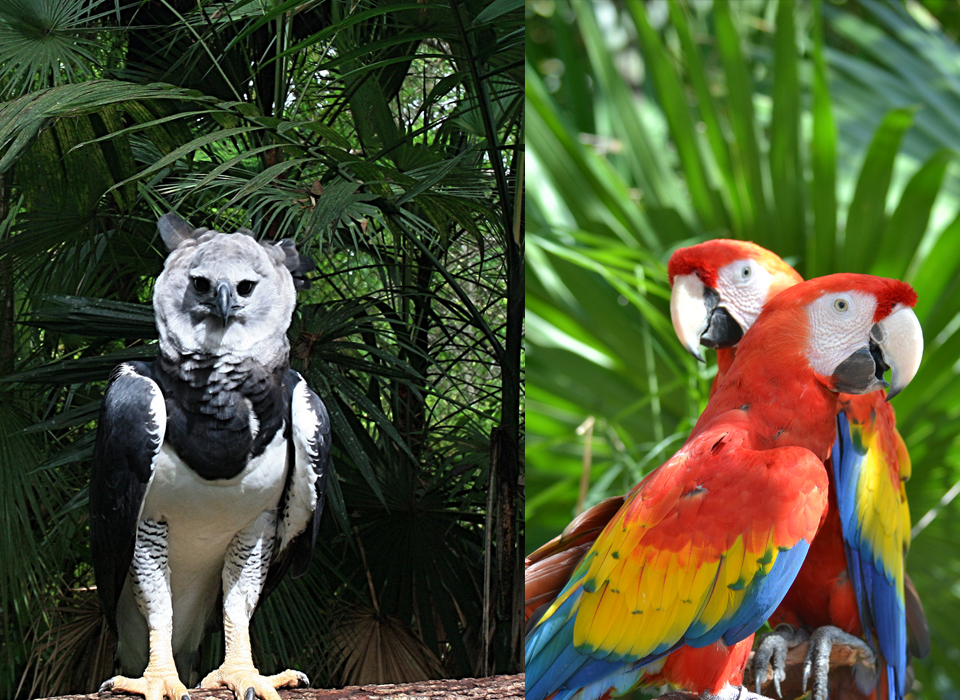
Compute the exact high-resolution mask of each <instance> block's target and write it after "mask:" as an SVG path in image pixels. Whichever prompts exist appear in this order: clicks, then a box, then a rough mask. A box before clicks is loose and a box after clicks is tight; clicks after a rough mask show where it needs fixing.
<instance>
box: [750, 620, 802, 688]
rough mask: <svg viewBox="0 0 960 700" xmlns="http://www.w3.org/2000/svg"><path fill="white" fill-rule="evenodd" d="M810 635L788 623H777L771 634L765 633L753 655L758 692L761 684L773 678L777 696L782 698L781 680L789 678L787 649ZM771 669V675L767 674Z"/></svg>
mask: <svg viewBox="0 0 960 700" xmlns="http://www.w3.org/2000/svg"><path fill="white" fill-rule="evenodd" d="M809 637H810V635H808V634H807V633H806V632H804V631H803V630H801V629H795V628H793V627H792V626H790V625H787V624H780V625H777V627H776V629H774V630H773V631H772V632H770V633H769V634H765V635H764V636H763V637H762V638H761V640H760V646H759V647H757V651H756V652H755V653H754V655H753V675H754V678H756V679H757V692H758V693H759V692H760V686H762V685H763V684H764V683H766V682H767V681H768V680H770V679H771V677H772V679H773V688H774V690H776V691H777V697H779V698H782V697H783V694H782V693H781V692H780V681H783V680H786V678H787V650H789V649H792V648H793V647H795V646H797V645H798V644H801V643H803V642H805V641H807V639H809ZM768 668H769V669H770V671H771V675H767V669H768Z"/></svg>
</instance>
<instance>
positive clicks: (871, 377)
mask: <svg viewBox="0 0 960 700" xmlns="http://www.w3.org/2000/svg"><path fill="white" fill-rule="evenodd" d="M922 356H923V332H922V331H921V330H920V321H918V320H917V315H916V314H915V313H913V309H911V308H909V307H906V306H904V307H901V308H900V309H898V310H897V311H895V312H894V313H892V314H890V315H889V316H887V317H886V318H885V319H883V320H882V321H878V322H877V323H875V324H873V327H872V328H871V329H870V339H869V341H868V342H867V344H866V345H864V346H862V347H860V348H859V349H857V350H856V352H854V353H852V354H851V355H850V356H849V357H847V359H845V360H844V361H843V362H841V363H840V364H839V365H838V366H837V368H836V369H835V370H834V372H833V376H834V378H835V379H836V390H837V391H839V392H842V393H844V394H868V393H870V392H871V391H877V390H878V389H884V388H886V387H887V386H888V385H887V381H886V380H885V379H884V378H883V374H884V372H886V371H887V370H888V369H890V370H892V375H891V377H890V380H891V381H890V384H889V391H888V393H887V401H889V400H890V399H892V398H893V397H894V396H896V395H897V394H899V393H900V391H901V390H902V389H903V388H904V387H905V386H906V385H907V384H909V383H910V380H911V379H913V377H914V376H915V375H916V373H917V368H918V367H920V358H921V357H922Z"/></svg>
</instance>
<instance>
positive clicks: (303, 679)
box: [294, 671, 310, 688]
mask: <svg viewBox="0 0 960 700" xmlns="http://www.w3.org/2000/svg"><path fill="white" fill-rule="evenodd" d="M294 673H295V674H296V676H297V683H299V685H298V686H297V687H298V688H309V687H310V679H309V678H308V677H307V674H306V673H304V672H303V671H294Z"/></svg>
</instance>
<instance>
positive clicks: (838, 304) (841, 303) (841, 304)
mask: <svg viewBox="0 0 960 700" xmlns="http://www.w3.org/2000/svg"><path fill="white" fill-rule="evenodd" d="M833 308H835V309H836V310H837V311H841V312H842V311H846V310H847V309H849V308H850V304H848V303H847V301H846V299H837V300H836V301H835V302H833Z"/></svg>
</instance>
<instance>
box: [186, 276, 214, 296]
mask: <svg viewBox="0 0 960 700" xmlns="http://www.w3.org/2000/svg"><path fill="white" fill-rule="evenodd" d="M190 281H191V282H192V283H193V288H194V289H196V290H197V291H198V292H200V293H201V294H206V293H207V292H209V291H210V280H208V279H207V278H206V277H191V278H190Z"/></svg>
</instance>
